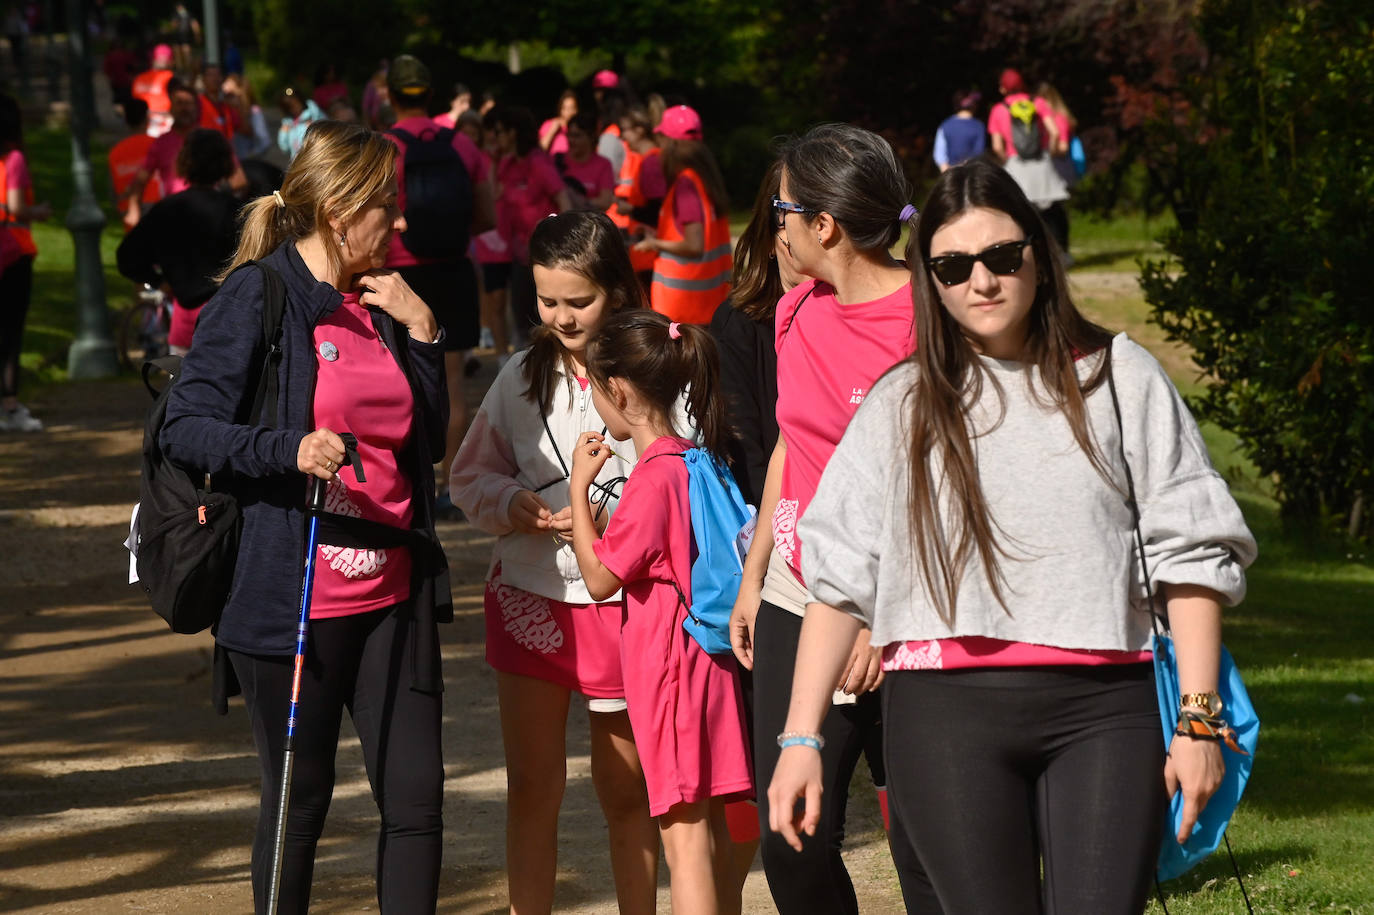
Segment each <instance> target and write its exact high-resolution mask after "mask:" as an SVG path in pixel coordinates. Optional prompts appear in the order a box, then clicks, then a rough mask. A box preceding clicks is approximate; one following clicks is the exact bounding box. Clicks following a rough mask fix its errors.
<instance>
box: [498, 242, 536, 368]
mask: <svg viewBox="0 0 1374 915" xmlns="http://www.w3.org/2000/svg"><path fill="white" fill-rule="evenodd" d="M506 288H507V289H508V290H509V291H508V292H507V295H508V296H509V300H510V313H511V319H512V324H511V327H510V332H511V339H512V341H513V342H514V345H515V349H516V350H517V351H519V350H522V349H524V348H525V347H527V346H529V345H530V331H531V330H533V329H534V328H536V327H538V326H539V323H540V322H539V302H538V299H537V297H536V293H535V288H534V268H533V267H531V266H530V265H529V264H524V263H521V262H520V261H512V262H511V265H510V282H509V285H508V286H507V287H506Z"/></svg>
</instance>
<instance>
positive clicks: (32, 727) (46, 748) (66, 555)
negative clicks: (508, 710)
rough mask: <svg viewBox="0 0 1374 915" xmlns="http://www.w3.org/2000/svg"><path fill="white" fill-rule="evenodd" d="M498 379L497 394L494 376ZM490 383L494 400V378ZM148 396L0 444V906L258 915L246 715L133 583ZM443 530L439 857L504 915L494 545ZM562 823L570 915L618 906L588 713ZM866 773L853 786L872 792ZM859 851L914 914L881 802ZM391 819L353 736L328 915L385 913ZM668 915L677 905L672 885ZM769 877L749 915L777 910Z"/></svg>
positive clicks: (63, 413) (317, 900)
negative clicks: (485, 645) (486, 621)
mask: <svg viewBox="0 0 1374 915" xmlns="http://www.w3.org/2000/svg"><path fill="white" fill-rule="evenodd" d="M491 374H492V373H491V370H490V369H488V371H487V372H486V373H484V375H483V376H482V378H481V379H479V380H482V381H485V382H488V383H489V381H490V378H491ZM478 387H479V388H484V387H485V385H479V386H478ZM147 404H148V398H147V394H146V393H145V392H144V391H143V389H142V386H141V385H140V384H138V383H137V382H136V381H132V380H120V381H114V382H98V383H85V384H69V385H65V386H62V387H58V388H52V389H49V390H48V391H46V392H44V393H42V394H41V395H40V396H39V397H36V398H35V399H34V402H33V404H32V405H33V407H34V408H35V412H37V413H38V414H39V415H40V416H42V417H43V418H44V419H45V421H46V422H47V423H48V430H47V431H46V432H44V433H43V434H39V435H26V436H18V435H13V434H9V435H0V557H3V561H4V571H3V573H0V911H11V912H26V913H38V912H70V913H109V912H124V911H131V912H198V913H211V915H218V913H241V912H247V911H251V909H252V902H251V896H250V893H249V888H248V854H249V847H248V843H249V841H250V838H251V834H252V830H253V822H254V818H255V816H256V801H257V788H256V778H257V764H256V758H255V756H254V754H253V749H252V745H251V741H250V738H249V735H248V727H247V722H246V717H245V715H244V711H243V707H242V705H241V704H236V705H234V706H232V707H231V710H230V714H229V716H228V717H226V718H220V717H217V716H216V715H215V714H214V713H213V711H212V710H211V709H210V707H209V703H208V697H209V690H210V684H209V658H210V652H209V646H210V640H209V637H208V636H199V637H188V636H177V635H172V634H171V633H169V632H168V631H167V629H166V627H165V626H164V625H163V623H162V621H161V620H160V619H158V618H157V617H156V616H155V615H154V614H153V613H152V612H151V611H150V610H149V609H148V607H147V605H146V603H145V602H144V600H143V598H142V596H141V592H139V591H137V590H136V589H135V588H133V587H131V586H129V585H127V584H125V582H126V581H127V575H126V573H127V554H126V553H125V551H124V550H123V548H122V546H121V543H122V541H123V539H124V537H125V535H126V534H127V531H128V518H129V509H130V507H131V505H132V503H133V502H134V501H135V499H136V497H137V483H138V453H139V448H140V445H141V437H142V422H143V415H144V411H145V410H146V407H147ZM441 533H442V535H443V540H444V544H445V547H446V549H447V552H448V556H449V560H450V562H451V564H452V565H453V567H454V598H455V603H456V613H457V619H456V621H455V622H454V624H453V625H451V626H447V627H444V632H443V638H444V666H445V670H444V673H445V679H446V682H447V685H448V692H447V694H446V698H445V706H446V708H445V723H444V753H445V759H446V762H447V773H448V781H447V785H446V791H445V809H444V814H445V823H446V827H447V828H446V831H445V848H444V871H443V883H442V891H441V897H440V899H441V901H440V906H439V911H440V912H445V913H460V912H461V913H479V912H480V913H488V912H502V911H505V878H504V873H503V865H504V850H503V849H504V819H505V808H504V798H505V777H504V769H503V762H502V751H501V735H500V725H499V721H498V718H497V714H496V704H495V683H494V679H493V677H492V675H491V672H490V670H489V669H488V668H487V666H486V664H485V663H484V662H483V660H482V618H481V582H482V577H483V573H484V572H485V567H486V561H487V557H488V556H489V553H490V545H491V541H490V538H488V537H486V536H485V535H483V534H481V533H480V532H478V531H476V530H475V529H473V528H471V527H469V526H468V525H466V524H447V525H444V526H442V528H441ZM568 753H569V783H568V791H567V796H566V799H565V802H564V805H563V814H562V821H561V833H560V838H561V844H560V852H561V862H560V863H561V869H560V874H559V887H558V897H557V909H558V911H560V912H575V913H593V912H613V911H615V905H614V892H613V889H612V887H611V879H610V869H609V864H608V860H607V855H606V851H605V848H606V842H605V827H604V824H603V822H602V820H601V817H600V812H599V810H598V808H597V804H596V799H595V796H594V793H593V790H592V785H591V779H590V776H589V772H588V756H587V754H588V741H587V728H586V716H585V714H583V713H581V712H580V711H578V710H576V708H575V710H574V712H573V715H572V721H571V726H570V728H569V737H568ZM867 777H868V776H867V772H866V771H864V767H863V766H860V773H859V774H858V775H857V776H856V785H862V784H863V783H864V782H865V781H866V780H867ZM850 819H851V823H850V841H849V843H848V845H849V851H848V852H847V858H848V861H849V866H850V870H851V873H852V874H853V875H854V878H855V883H856V885H857V886H858V888H859V893H860V901H861V907H862V910H863V911H864V912H865V913H870V912H871V913H887V912H894V913H895V912H899V911H901V908H902V907H901V903H900V895H899V893H898V891H897V887H896V879H895V876H894V875H893V873H892V868H891V863H890V861H889V859H888V856H887V851H886V846H885V843H884V841H883V838H882V833H881V825H880V821H879V818H878V812H877V805H876V803H875V802H874V799H873V793H872V791H871V790H867V789H863V788H860V790H858V791H856V796H855V800H854V802H852V803H851V813H850ZM375 831H376V810H375V807H374V806H373V803H372V800H371V797H370V795H369V793H368V787H367V781H366V778H365V776H364V775H363V766H362V759H361V752H360V750H359V749H358V746H357V743H356V739H355V738H353V737H352V736H351V733H350V734H349V736H347V737H346V738H345V739H344V741H343V742H342V746H341V749H340V753H339V783H338V787H337V789H336V791H335V798H334V803H333V807H332V809H331V811H330V816H329V822H328V825H327V827H326V831H325V835H324V838H323V840H322V842H321V847H320V854H319V860H318V864H317V866H316V872H315V893H314V911H317V912H362V911H369V910H372V909H374V908H375V906H376V900H375V896H374V894H373V887H372V877H371V874H372V864H373V853H374V852H373V849H374V843H375V834H376V832H375ZM659 902H660V904H659V909H660V911H665V912H666V911H668V902H667V896H666V892H664V891H663V890H660V895H659ZM772 910H773V907H772V904H771V902H770V901H769V897H768V894H767V889H766V887H765V885H764V881H763V875H762V872H761V871H760V870H759V869H758V866H757V864H756V865H755V870H754V872H753V873H752V874H751V875H750V878H749V882H748V885H747V887H746V895H745V911H746V912H768V911H772Z"/></svg>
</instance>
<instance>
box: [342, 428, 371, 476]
mask: <svg viewBox="0 0 1374 915" xmlns="http://www.w3.org/2000/svg"><path fill="white" fill-rule="evenodd" d="M339 438H341V439H343V443H344V459H343V462H344V464H345V465H348V464H352V465H353V477H354V479H356V480H357V481H358V482H359V483H366V482H367V477H366V476H365V475H364V474H363V459H362V456H361V455H359V454H358V437H357V436H356V435H354V434H353V433H352V432H340V433H339Z"/></svg>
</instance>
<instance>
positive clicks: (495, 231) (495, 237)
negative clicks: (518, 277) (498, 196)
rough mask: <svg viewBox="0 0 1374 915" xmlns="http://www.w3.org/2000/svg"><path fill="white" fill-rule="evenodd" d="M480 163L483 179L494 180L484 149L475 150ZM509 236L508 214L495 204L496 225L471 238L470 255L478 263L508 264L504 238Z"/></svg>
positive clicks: (508, 255)
mask: <svg viewBox="0 0 1374 915" xmlns="http://www.w3.org/2000/svg"><path fill="white" fill-rule="evenodd" d="M477 152H478V155H479V156H480V158H479V159H478V162H479V163H480V164H479V165H478V166H477V167H478V168H479V169H480V170H481V172H482V175H483V177H484V179H485V180H487V181H491V182H495V181H496V170H495V165H494V163H493V162H492V160H491V156H490V155H488V154H487V151H486V150H485V149H481V148H479V149H478V150H477ZM509 237H510V214H509V213H508V212H506V211H505V210H504V209H502V207H501V205H500V203H499V202H498V203H497V206H496V227H495V228H492V229H488V230H487V231H485V232H483V233H482V234H481V235H478V236H476V237H475V238H473V240H472V256H473V257H475V258H476V259H477V263H479V264H509V263H510V242H508V241H507V240H506V239H507V238H509Z"/></svg>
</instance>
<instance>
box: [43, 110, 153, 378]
mask: <svg viewBox="0 0 1374 915" xmlns="http://www.w3.org/2000/svg"><path fill="white" fill-rule="evenodd" d="M24 143H25V153H26V155H27V158H28V161H29V169H30V171H31V172H32V174H33V185H34V196H35V197H36V198H37V199H38V200H39V201H47V202H49V203H51V204H52V205H53V218H52V219H51V220H50V221H48V222H46V223H37V224H35V225H34V227H33V236H34V241H35V243H36V244H37V245H38V259H37V261H35V263H34V282H33V302H32V305H31V306H30V309H29V317H28V322H27V324H26V325H25V328H24V351H23V354H22V356H21V357H20V365H21V367H22V369H23V372H24V375H23V378H22V380H21V383H20V387H21V396H22V394H23V392H24V391H32V390H33V388H34V387H35V386H37V387H39V388H41V387H42V386H43V385H47V384H54V383H58V382H61V381H65V380H66V378H67V348H68V347H69V346H70V345H71V342H72V340H73V339H74V338H75V336H76V300H75V295H76V280H75V276H74V274H73V266H72V265H73V263H74V260H75V255H74V251H73V242H72V235H71V233H70V232H69V231H67V228H66V225H65V223H64V221H63V220H64V219H65V218H66V215H67V210H68V208H69V207H70V205H71V198H72V171H71V168H72V151H71V139H70V135H69V134H68V133H66V132H65V131H56V130H48V129H29V130H26V131H25V135H24ZM108 149H109V146H108V144H107V143H106V142H104V141H103V138H102V139H96V140H93V141H92V143H91V153H90V158H91V178H92V184H93V185H94V187H95V195H96V200H97V202H98V203H100V205H101V208H102V209H103V210H104V211H105V217H106V224H105V230H104V232H103V233H102V235H101V238H100V258H101V262H102V264H103V265H104V275H105V297H106V301H107V303H108V304H109V305H110V308H111V318H110V320H111V328H112V331H113V323H114V321H115V320H116V319H117V317H118V313H119V311H120V310H122V309H123V308H125V307H127V306H128V304H129V303H130V302H131V301H132V288H133V287H132V284H131V283H130V282H129V281H128V280H126V279H124V278H123V277H121V276H120V275H119V271H118V270H116V269H115V249H116V248H118V247H119V242H120V240H121V239H122V238H123V237H124V231H123V227H122V225H121V224H120V221H119V218H118V216H117V215H116V213H115V211H114V207H113V205H112V204H111V202H110V176H109V166H108V165H107V161H106V156H107V154H108Z"/></svg>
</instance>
